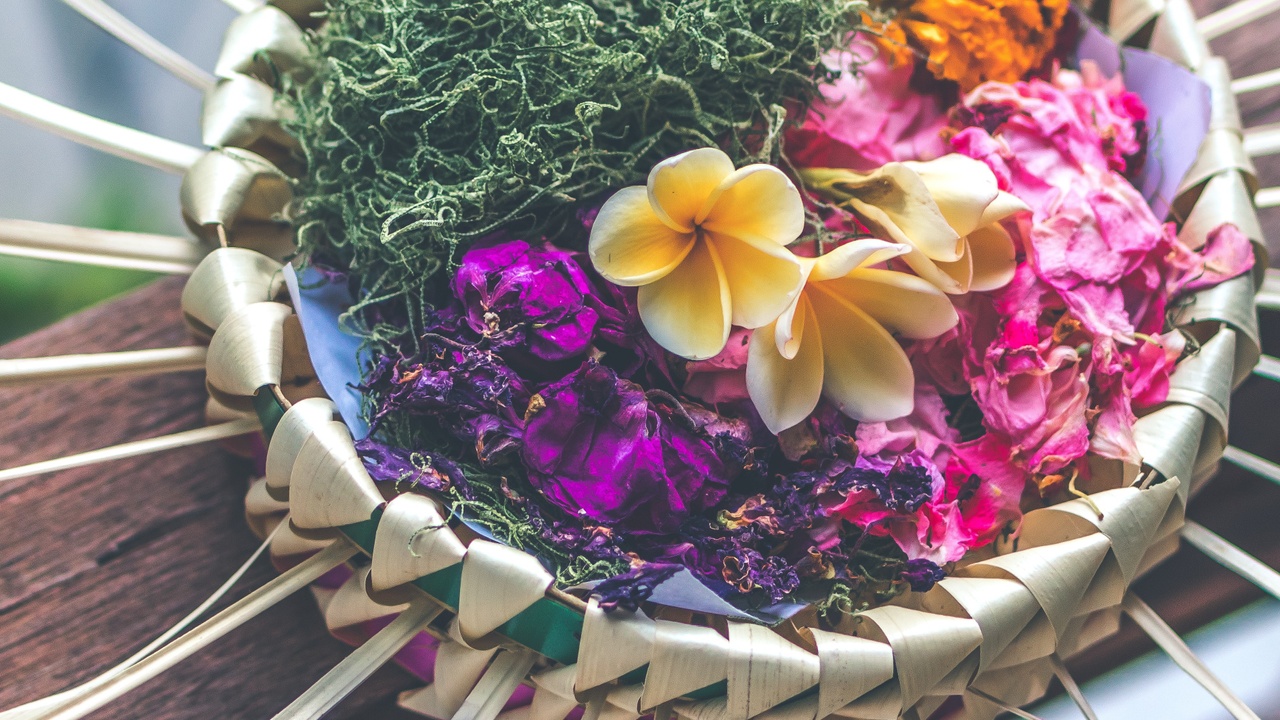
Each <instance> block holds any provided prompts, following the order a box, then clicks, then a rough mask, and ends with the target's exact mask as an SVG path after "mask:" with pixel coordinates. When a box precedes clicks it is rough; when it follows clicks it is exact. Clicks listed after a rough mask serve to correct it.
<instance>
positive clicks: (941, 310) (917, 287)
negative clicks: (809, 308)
mask: <svg viewBox="0 0 1280 720" xmlns="http://www.w3.org/2000/svg"><path fill="white" fill-rule="evenodd" d="M822 289H824V290H829V291H831V292H833V293H834V294H836V295H839V296H840V298H842V299H843V300H845V301H847V302H849V303H851V304H852V305H854V306H856V307H857V308H858V309H859V310H861V311H863V312H864V313H866V314H867V315H868V316H870V317H871V319H872V320H875V321H876V322H877V323H879V324H880V325H883V326H884V327H885V328H886V329H888V330H890V331H892V332H896V333H898V334H900V335H903V336H905V337H908V338H913V339H924V338H931V337H937V336H939V335H941V334H942V333H944V332H946V331H948V330H950V329H951V328H953V327H955V326H956V323H957V322H959V321H960V316H959V315H958V314H956V309H955V307H954V306H952V304H951V299H950V298H948V297H947V296H946V295H945V294H944V293H943V292H942V291H941V290H939V289H938V288H936V287H934V286H933V283H930V282H928V281H927V280H924V279H922V278H918V277H916V276H915V275H908V274H907V273H904V272H898V271H896V270H880V269H878V268H861V269H858V270H854V271H853V272H851V273H849V275H848V276H846V277H844V278H841V279H839V280H831V281H828V282H825V283H823V284H822Z"/></svg>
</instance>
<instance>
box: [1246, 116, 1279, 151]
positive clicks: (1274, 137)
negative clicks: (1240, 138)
mask: <svg viewBox="0 0 1280 720" xmlns="http://www.w3.org/2000/svg"><path fill="white" fill-rule="evenodd" d="M1244 151H1245V154H1247V155H1248V156H1249V157H1261V156H1263V155H1274V154H1276V153H1278V152H1280V123H1272V124H1270V125H1259V126H1257V127H1251V128H1247V129H1245V131H1244Z"/></svg>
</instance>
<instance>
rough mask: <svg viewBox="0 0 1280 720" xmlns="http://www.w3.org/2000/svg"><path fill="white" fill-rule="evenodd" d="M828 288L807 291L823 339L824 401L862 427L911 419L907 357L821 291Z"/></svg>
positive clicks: (861, 316) (879, 330) (864, 318)
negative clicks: (902, 418)
mask: <svg viewBox="0 0 1280 720" xmlns="http://www.w3.org/2000/svg"><path fill="white" fill-rule="evenodd" d="M826 284H827V283H818V284H814V285H810V286H809V287H808V288H807V289H806V290H805V295H806V297H808V298H809V300H810V302H811V303H812V305H813V310H814V314H815V315H816V316H817V318H818V330H819V332H820V333H822V338H823V343H822V355H823V367H824V371H823V378H822V394H823V397H826V398H827V399H828V400H830V401H831V402H832V403H834V404H835V405H836V406H837V407H838V408H839V409H840V410H841V411H842V412H843V413H845V414H846V415H848V416H849V417H851V418H853V419H855V420H858V421H861V422H885V421H888V420H893V419H896V418H900V417H903V416H905V415H908V414H910V413H911V409H912V407H913V406H914V404H915V399H914V394H915V376H914V374H913V373H912V371H911V362H910V361H909V360H908V359H907V354H906V352H904V351H903V350H902V347H901V346H900V345H898V341H897V340H894V339H893V336H892V335H890V334H889V331H888V330H885V329H884V328H883V327H882V326H881V325H880V324H879V323H877V322H876V321H874V320H872V319H871V317H870V316H868V315H867V314H866V313H864V312H862V311H861V310H859V309H858V308H856V307H854V306H853V305H852V304H851V303H849V302H848V301H846V300H843V299H841V298H840V297H838V296H837V295H836V294H834V293H832V292H829V291H827V290H825V289H824V286H825V285H826ZM801 352H803V349H802V350H801Z"/></svg>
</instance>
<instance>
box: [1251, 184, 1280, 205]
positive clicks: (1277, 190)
mask: <svg viewBox="0 0 1280 720" xmlns="http://www.w3.org/2000/svg"><path fill="white" fill-rule="evenodd" d="M1253 204H1254V205H1257V206H1258V207H1260V208H1270V207H1275V206H1277V205H1280V187H1268V188H1262V189H1261V190H1259V191H1258V193H1257V194H1256V195H1254V196H1253Z"/></svg>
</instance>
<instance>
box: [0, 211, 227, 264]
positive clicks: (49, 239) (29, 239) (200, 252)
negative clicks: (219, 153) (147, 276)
mask: <svg viewBox="0 0 1280 720" xmlns="http://www.w3.org/2000/svg"><path fill="white" fill-rule="evenodd" d="M208 252H209V251H208V248H206V247H204V246H202V245H201V244H200V243H199V242H197V241H195V240H189V239H187V238H182V237H173V236H169V235H150V234H146V233H134V232H119V231H115V230H99V229H97V228H85V227H76V226H73V225H56V224H53V223H43V222H35V221H33V220H12V219H0V254H2V255H14V256H18V257H30V258H37V259H41V260H55V261H58V262H74V263H81V264H85V265H97V266H100V267H116V268H125V269H129V270H143V271H146V272H158V273H166V274H172V275H186V274H190V273H191V272H192V271H193V270H195V268H196V266H197V265H199V264H200V261H201V260H202V259H203V258H204V256H205V255H207V254H208Z"/></svg>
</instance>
